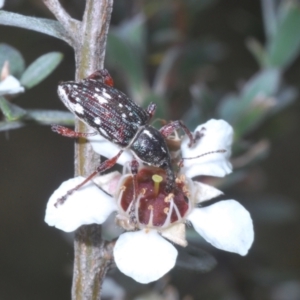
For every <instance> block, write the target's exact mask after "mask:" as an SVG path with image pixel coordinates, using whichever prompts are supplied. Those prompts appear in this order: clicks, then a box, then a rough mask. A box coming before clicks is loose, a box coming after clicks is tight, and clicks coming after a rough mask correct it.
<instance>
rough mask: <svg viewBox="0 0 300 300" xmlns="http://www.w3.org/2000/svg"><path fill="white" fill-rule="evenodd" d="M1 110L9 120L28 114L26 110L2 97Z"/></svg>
mask: <svg viewBox="0 0 300 300" xmlns="http://www.w3.org/2000/svg"><path fill="white" fill-rule="evenodd" d="M0 110H1V111H2V113H3V114H4V116H5V117H6V119H7V120H8V121H16V120H19V119H21V118H22V117H23V116H24V115H26V110H24V109H23V108H21V107H19V106H17V105H15V104H12V103H10V102H9V101H7V100H6V99H5V98H4V97H0Z"/></svg>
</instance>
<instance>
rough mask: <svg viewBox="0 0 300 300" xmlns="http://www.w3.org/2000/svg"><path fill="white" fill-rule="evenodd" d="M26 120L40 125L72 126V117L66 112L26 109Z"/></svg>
mask: <svg viewBox="0 0 300 300" xmlns="http://www.w3.org/2000/svg"><path fill="white" fill-rule="evenodd" d="M26 120H32V121H35V122H38V123H40V124H44V125H46V124H61V125H74V115H73V114H72V113H70V112H68V111H60V110H44V109H28V110H27V115H26Z"/></svg>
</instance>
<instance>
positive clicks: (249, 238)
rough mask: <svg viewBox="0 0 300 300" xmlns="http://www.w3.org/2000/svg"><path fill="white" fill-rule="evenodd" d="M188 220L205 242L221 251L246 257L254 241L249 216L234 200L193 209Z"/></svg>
mask: <svg viewBox="0 0 300 300" xmlns="http://www.w3.org/2000/svg"><path fill="white" fill-rule="evenodd" d="M188 220H190V221H191V222H192V224H193V226H194V228H195V230H196V231H197V232H198V233H199V234H200V235H201V236H202V237H203V238H204V239H205V240H206V241H208V242H209V243H211V244H212V245H213V246H215V247H216V248H219V249H222V250H226V251H229V252H235V253H238V254H240V255H246V254H247V253H248V250H249V249H250V247H251V245H252V243H253V240H254V231H253V224H252V219H251V217H250V214H249V212H248V211H247V210H246V209H245V208H244V207H243V206H242V205H241V204H239V203H238V202H237V201H235V200H227V201H220V202H217V203H215V204H213V205H210V206H207V207H202V208H195V209H194V210H193V211H192V212H191V214H190V215H189V216H188Z"/></svg>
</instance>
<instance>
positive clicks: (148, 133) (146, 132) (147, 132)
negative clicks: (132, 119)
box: [143, 130, 153, 138]
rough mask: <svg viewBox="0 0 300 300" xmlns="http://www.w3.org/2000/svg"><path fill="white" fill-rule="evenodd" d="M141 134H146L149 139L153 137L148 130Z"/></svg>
mask: <svg viewBox="0 0 300 300" xmlns="http://www.w3.org/2000/svg"><path fill="white" fill-rule="evenodd" d="M143 133H145V134H147V135H148V136H149V137H150V138H152V137H153V135H152V134H151V133H150V131H149V130H144V132H143Z"/></svg>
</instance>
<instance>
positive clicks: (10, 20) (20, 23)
mask: <svg viewBox="0 0 300 300" xmlns="http://www.w3.org/2000/svg"><path fill="white" fill-rule="evenodd" d="M73 22H74V21H73ZM0 24H1V25H7V26H16V27H19V28H25V29H29V30H34V31H37V32H41V33H44V34H48V35H50V36H53V37H56V38H58V39H61V40H63V41H65V42H67V43H68V44H70V45H72V44H73V40H72V38H71V37H70V36H69V34H68V33H67V32H66V30H65V29H64V28H63V26H62V25H61V24H60V23H59V22H58V21H54V20H50V19H43V18H35V17H28V16H24V15H21V14H16V13H12V12H9V11H4V10H0ZM78 24H79V21H78Z"/></svg>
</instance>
